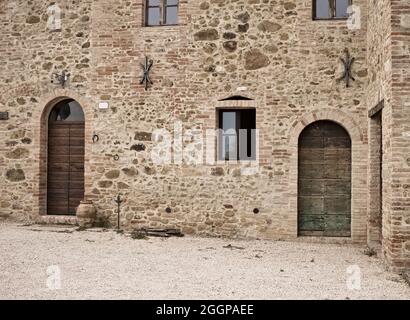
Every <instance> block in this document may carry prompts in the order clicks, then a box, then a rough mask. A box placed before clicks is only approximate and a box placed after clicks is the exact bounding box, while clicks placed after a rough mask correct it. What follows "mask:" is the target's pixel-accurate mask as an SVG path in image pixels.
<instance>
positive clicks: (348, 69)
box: [337, 49, 356, 88]
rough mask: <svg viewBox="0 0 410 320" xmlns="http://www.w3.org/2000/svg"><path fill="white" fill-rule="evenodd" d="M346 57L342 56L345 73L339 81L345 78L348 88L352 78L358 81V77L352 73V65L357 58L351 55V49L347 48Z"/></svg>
mask: <svg viewBox="0 0 410 320" xmlns="http://www.w3.org/2000/svg"><path fill="white" fill-rule="evenodd" d="M345 55H346V57H345V58H340V61H342V63H343V66H344V73H343V76H341V77H340V78H339V79H337V81H338V82H339V81H342V80H344V81H345V82H346V88H349V87H350V80H353V81H356V79H355V78H354V77H353V75H352V65H353V62H354V61H355V60H356V58H353V57H351V56H350V53H349V50H348V49H345Z"/></svg>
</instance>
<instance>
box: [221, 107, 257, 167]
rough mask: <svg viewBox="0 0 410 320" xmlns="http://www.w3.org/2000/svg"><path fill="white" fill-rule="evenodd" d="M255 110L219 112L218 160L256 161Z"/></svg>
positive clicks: (226, 110)
mask: <svg viewBox="0 0 410 320" xmlns="http://www.w3.org/2000/svg"><path fill="white" fill-rule="evenodd" d="M255 129H256V110H255V109H235V110H233V109H220V110H219V135H218V142H219V143H218V146H219V157H218V158H219V160H226V161H229V160H255V159H256V130H255Z"/></svg>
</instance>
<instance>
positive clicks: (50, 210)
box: [47, 99, 85, 215]
mask: <svg viewBox="0 0 410 320" xmlns="http://www.w3.org/2000/svg"><path fill="white" fill-rule="evenodd" d="M47 150H48V151H47V214H48V215H75V213H76V209H77V207H78V205H79V204H80V201H81V200H83V199H84V154H85V121H84V112H83V110H82V108H81V106H80V105H79V104H78V102H76V101H75V100H72V99H66V100H63V101H61V102H59V103H57V104H56V105H55V106H54V107H53V109H52V110H51V112H50V115H49V117H48V149H47Z"/></svg>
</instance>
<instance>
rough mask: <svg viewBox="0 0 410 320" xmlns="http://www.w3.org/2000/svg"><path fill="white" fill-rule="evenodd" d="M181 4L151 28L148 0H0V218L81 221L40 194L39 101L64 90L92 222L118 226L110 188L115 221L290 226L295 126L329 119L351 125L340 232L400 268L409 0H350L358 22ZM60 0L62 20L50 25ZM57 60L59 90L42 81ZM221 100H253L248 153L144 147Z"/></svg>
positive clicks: (45, 121)
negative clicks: (167, 155)
mask: <svg viewBox="0 0 410 320" xmlns="http://www.w3.org/2000/svg"><path fill="white" fill-rule="evenodd" d="M177 2H178V24H176V25H163V26H146V18H147V17H146V12H147V8H146V1H143V0H127V1H125V0H116V1H114V0H99V1H92V0H82V1H80V0H71V1H64V0H61V1H56V2H50V1H47V0H34V1H29V2H27V1H22V0H14V1H13V0H3V1H1V4H0V26H1V29H2V34H1V36H0V83H1V86H0V112H7V113H8V117H4V118H5V120H0V168H1V173H0V177H1V184H0V195H1V198H0V216H1V217H3V218H7V219H14V220H24V221H36V222H43V223H61V222H64V223H75V222H76V219H75V216H70V215H65V214H62V213H61V212H59V213H54V212H53V213H50V212H48V211H49V210H48V207H49V205H48V202H47V201H48V200H47V197H49V194H48V192H49V190H48V189H50V185H49V183H50V177H49V172H50V170H49V165H50V161H49V143H50V141H49V126H50V123H49V114H50V112H51V110H53V108H55V106H56V104H58V103H60V102H62V101H65V100H67V99H73V100H75V101H76V102H77V103H78V104H79V105H80V106H81V107H82V110H83V112H84V128H85V135H84V159H83V161H84V182H83V184H84V198H85V199H87V200H92V201H93V203H94V205H95V207H96V208H97V214H98V220H99V222H100V223H104V224H106V225H115V223H116V219H117V204H116V203H115V201H114V199H115V197H116V196H117V195H118V194H120V195H121V197H122V198H123V199H124V202H123V203H122V204H121V221H122V226H123V227H125V228H141V227H177V228H181V229H182V231H183V232H185V233H188V234H197V235H211V236H229V237H240V238H263V239H294V238H297V237H298V236H299V235H301V234H300V230H299V227H300V214H298V211H300V206H301V203H302V202H301V201H302V200H301V196H300V194H301V193H303V192H304V191H302V189H303V188H301V180H300V177H301V170H302V169H301V162H300V161H301V160H300V159H301V157H300V152H301V145H300V139H299V138H300V137H301V134H302V133H303V132H304V130H305V128H307V127H309V125H312V124H314V125H316V123H319V122H321V121H322V122H323V121H330V122H332V123H335V124H337V125H338V126H340V127H342V128H343V129H344V130H345V131H346V132H347V134H348V137H349V138H350V146H349V148H350V149H349V150H350V154H349V162H348V164H349V167H348V169H349V170H350V171H349V172H350V173H351V175H350V176H349V189H348V190H349V195H350V198H349V208H348V210H349V214H350V216H349V228H350V230H349V237H347V238H346V239H347V240H346V241H352V242H355V243H366V242H368V243H369V244H370V245H379V244H380V243H381V244H382V248H383V255H384V257H385V259H386V261H387V262H388V264H389V265H390V266H391V267H392V268H393V269H396V270H403V269H406V268H409V267H410V192H409V190H410V189H409V185H410V167H409V166H410V156H409V154H410V153H409V151H410V119H409V117H410V116H409V115H408V114H407V112H406V108H408V107H409V103H410V102H408V101H407V98H408V96H409V95H410V91H409V86H410V84H409V83H410V82H409V81H408V80H409V74H408V72H409V71H410V67H409V66H410V64H409V62H410V61H409V59H410V49H409V29H410V4H408V3H407V1H405V0H378V1H375V0H353V4H354V5H355V6H356V7H357V8H359V11H360V12H359V17H360V27H357V28H352V27H349V25H348V23H347V22H346V20H345V19H331V20H315V19H312V3H313V1H312V0H297V1H294V0H293V1H292V0H263V1H262V0H180V1H177ZM55 5H58V8H59V11H58V12H57V13H58V17H59V18H61V21H60V20H58V21H57V20H56V21H57V22H59V23H61V26H60V25H58V26H57V27H55V28H51V29H50V23H52V24H53V23H56V21H53V20H50V16H51V15H53V17H55V15H56V12H55V9H51V10H50V6H55ZM53 10H54V11H53ZM346 49H347V50H348V51H349V53H350V55H351V56H352V57H354V58H355V61H354V64H353V65H352V70H353V71H352V76H353V77H354V78H355V81H353V80H352V81H351V82H350V86H349V87H346V83H345V82H344V81H338V78H340V77H341V76H342V75H343V72H344V66H343V64H342V63H341V61H340V58H341V57H344V54H345V50H346ZM145 57H148V58H149V59H152V60H153V66H152V69H151V72H150V78H151V80H152V81H153V84H152V85H149V86H148V89H147V90H145V88H144V84H141V83H140V80H141V78H142V75H143V72H142V68H141V65H140V64H141V63H144V61H145ZM63 70H67V71H68V72H69V73H70V78H69V81H68V82H67V83H66V84H65V86H64V88H63V87H62V86H61V85H59V84H58V83H51V81H50V80H51V79H52V78H53V77H54V76H53V73H54V72H56V73H61V72H62V71H63ZM54 82H55V81H54ZM409 101H410V100H409ZM105 107H107V108H105ZM221 109H224V110H229V109H234V110H242V109H252V110H255V113H256V129H257V130H258V137H259V139H258V147H257V151H258V152H257V154H258V155H257V161H247V162H245V163H237V162H234V161H210V162H209V161H208V162H207V161H206V160H205V158H206V156H205V155H204V161H203V163H202V164H195V165H194V164H191V163H187V162H186V161H179V160H180V159H176V158H175V157H173V158H172V159H171V160H172V161H171V163H162V164H158V163H155V162H154V161H153V159H152V152H153V150H155V148H156V146H158V143H159V142H160V141H158V140H155V135H154V134H153V133H154V132H156V130H158V129H166V130H168V132H170V133H171V136H172V138H176V140H178V139H184V140H183V141H184V142H189V139H192V137H188V135H187V132H190V131H189V130H191V132H192V130H193V131H195V132H200V133H202V134H203V133H204V132H205V131H206V130H215V129H217V128H218V126H219V122H220V121H219V112H220V110H221ZM369 116H370V117H369ZM178 128H181V130H179V129H178ZM180 132H182V136H181V133H180ZM203 135H204V134H203ZM97 137H98V139H97ZM162 139H164V137H162ZM324 139H326V137H324ZM208 140H210V141H209V142H210V145H211V147H209V145H207V148H209V150H211V149H217V148H216V147H215V145H216V143H215V139H212V138H211V139H208ZM308 140H309V139H308ZM178 141H179V140H178ZM309 141H310V140H309ZM183 145H185V144H183ZM197 147H198V148H199V149H201V146H200V145H198V146H197ZM176 148H177V147H176V144H175V141H174V145H173V150H176ZM199 149H197V150H199ZM209 150H208V151H209ZM216 158H217V157H216ZM216 158H215V159H214V160H217V159H216ZM333 158H336V159H337V158H338V154H336V155H335V154H333ZM313 162H314V161H313ZM255 163H257V166H256V171H255V166H254V164H255ZM335 163H336V164H335V165H336V166H337V161H336V162H335ZM308 164H309V163H308ZM317 168H318V167H316V170H317ZM319 168H320V166H319ZM323 170H325V168H324V169H323ZM334 171H335V172H336V171H337V170H336V169H335V170H334ZM313 172H314V174H313V176H311V178H312V179H314V178H316V177H315V175H316V174H322V173H321V170H317V171H313ZM323 172H325V171H323ZM331 187H332V186H328V185H325V186H324V187H323V188H324V189H326V190H328V189H331ZM326 190H325V191H323V190H322V193H323V192H325V193H326ZM325 195H326V194H325ZM312 203H314V202H312ZM326 205H327V206H329V205H331V204H326V203H325V206H326ZM56 214H58V215H56ZM298 221H299V223H298ZM338 223H339V222H338ZM298 225H299V227H298ZM321 235H322V236H323V237H324V236H326V233H322V234H321Z"/></svg>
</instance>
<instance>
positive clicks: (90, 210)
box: [76, 201, 97, 220]
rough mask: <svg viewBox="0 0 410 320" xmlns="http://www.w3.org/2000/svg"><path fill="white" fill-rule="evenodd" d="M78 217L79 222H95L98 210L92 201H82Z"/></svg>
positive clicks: (78, 209)
mask: <svg viewBox="0 0 410 320" xmlns="http://www.w3.org/2000/svg"><path fill="white" fill-rule="evenodd" d="M76 215H77V218H78V219H79V220H94V219H95V218H96V216H97V210H96V209H95V207H94V205H93V202H92V201H81V202H80V205H79V206H78V208H77V212H76Z"/></svg>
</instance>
